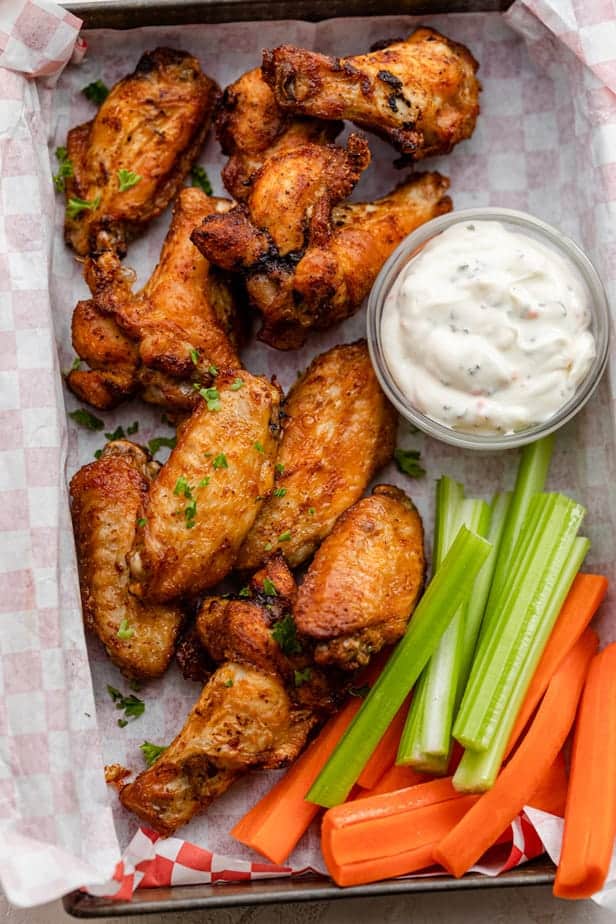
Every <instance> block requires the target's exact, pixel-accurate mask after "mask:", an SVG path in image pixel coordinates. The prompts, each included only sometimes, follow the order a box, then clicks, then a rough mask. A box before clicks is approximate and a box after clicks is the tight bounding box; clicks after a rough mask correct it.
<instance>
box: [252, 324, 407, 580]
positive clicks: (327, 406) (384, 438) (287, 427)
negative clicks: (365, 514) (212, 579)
mask: <svg viewBox="0 0 616 924" xmlns="http://www.w3.org/2000/svg"><path fill="white" fill-rule="evenodd" d="M396 429H397V415H396V412H395V410H394V408H393V407H392V406H391V404H390V403H389V401H388V400H387V398H386V397H385V395H384V394H383V392H382V390H381V387H380V385H379V383H378V381H377V378H376V376H375V374H374V370H373V368H372V364H371V363H370V357H369V355H368V349H367V347H366V342H365V341H364V340H360V341H358V342H357V343H349V344H346V345H344V346H337V347H334V348H333V349H331V350H328V351H327V352H326V353H322V354H321V355H320V356H318V357H317V358H316V359H314V360H313V361H312V363H311V365H310V366H309V368H308V369H307V370H306V372H305V373H304V374H303V376H302V377H301V378H300V379H299V380H298V381H297V382H296V383H295V385H294V386H293V388H292V389H291V391H290V392H289V395H288V397H287V399H286V401H285V404H284V415H283V420H282V439H281V442H280V448H279V450H278V456H277V463H278V470H277V472H276V482H275V487H276V489H277V493H276V494H272V495H270V496H269V497H268V498H267V500H266V501H265V503H264V504H263V506H262V507H261V510H260V511H259V514H258V516H257V519H256V520H255V522H254V524H253V527H252V529H251V530H250V532H249V533H248V535H247V537H246V539H245V541H244V544H243V545H242V548H241V549H240V553H239V555H238V558H237V561H236V568H238V569H245V570H253V569H254V568H257V567H259V565H261V564H262V563H263V561H264V560H265V559H266V558H267V556H268V555H269V554H271V553H270V552H269V551H266V549H270V548H273V549H280V551H281V552H282V553H283V554H284V556H285V558H286V560H287V562H288V563H289V564H290V565H291V567H296V566H297V565H301V564H302V562H304V561H305V560H306V559H307V558H309V557H310V555H312V553H313V552H314V551H315V549H316V548H317V546H318V545H319V543H320V542H321V541H322V540H323V539H324V538H325V537H326V536H327V535H329V533H330V532H331V530H332V528H333V526H334V523H335V522H336V520H337V518H338V517H339V516H340V514H341V513H343V512H344V511H345V510H346V509H347V508H348V507H350V506H351V505H352V504H354V503H355V501H357V500H359V498H360V497H361V496H362V494H363V493H364V491H365V490H366V488H367V487H368V484H369V483H370V481H371V480H372V478H373V477H374V475H375V473H376V472H377V471H378V470H379V469H380V468H381V467H382V466H383V465H386V464H387V462H388V461H389V460H390V459H391V457H392V454H393V451H394V447H395V441H396ZM287 533H288V534H289V535H290V538H289V539H288V540H287V541H282V542H280V541H279V539H278V537H279V536H281V535H282V536H284V535H286V534H287Z"/></svg>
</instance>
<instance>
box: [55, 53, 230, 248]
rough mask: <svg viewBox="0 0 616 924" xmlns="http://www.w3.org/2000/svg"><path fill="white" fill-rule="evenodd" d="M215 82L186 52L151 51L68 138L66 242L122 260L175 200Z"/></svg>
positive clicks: (207, 116)
mask: <svg viewBox="0 0 616 924" xmlns="http://www.w3.org/2000/svg"><path fill="white" fill-rule="evenodd" d="M218 96H219V89H218V86H217V84H216V83H215V82H214V81H213V80H211V79H210V78H209V77H207V76H206V75H205V74H204V73H203V72H202V70H201V67H200V65H199V62H198V61H197V60H196V58H193V57H192V56H191V55H189V54H187V53H186V52H185V51H176V50H174V49H171V48H157V49H156V50H155V51H152V52H147V53H146V54H144V55H142V57H141V59H140V61H139V63H138V64H137V67H136V68H135V71H134V73H133V74H131V75H130V76H128V77H125V78H124V79H123V80H121V81H120V82H119V83H117V84H116V85H115V86H114V87H113V88H112V90H111V92H110V93H109V96H108V97H107V99H106V100H105V101H104V102H103V104H102V105H101V107H100V109H99V111H98V113H97V114H96V116H95V117H94V119H93V120H92V121H91V122H87V123H85V124H84V125H79V126H77V127H76V128H73V129H72V130H71V131H70V132H69V134H68V139H67V150H68V156H69V159H70V161H71V163H72V165H73V176H72V177H70V178H68V179H67V181H66V197H67V213H66V221H65V238H66V242H67V243H68V244H70V246H71V247H72V248H73V249H74V250H75V251H76V252H77V253H78V254H81V255H83V256H85V255H86V254H87V253H89V252H91V251H102V250H114V251H115V252H116V253H118V254H119V255H120V256H124V254H125V252H126V245H127V242H128V240H129V239H130V237H131V236H133V235H134V234H135V233H136V232H137V231H138V230H139V229H140V228H142V227H143V226H144V225H145V224H147V223H148V222H149V221H150V220H151V219H152V218H155V217H156V215H159V214H160V213H161V212H162V211H163V209H165V208H166V206H167V204H168V203H169V202H170V201H171V199H172V198H173V196H174V195H175V194H176V192H177V191H178V189H179V188H180V186H181V185H182V183H183V182H184V179H185V177H186V175H187V173H188V171H189V170H190V168H191V166H192V164H193V162H194V160H195V158H196V157H197V154H198V153H199V149H200V147H201V145H202V144H203V141H204V139H205V136H206V134H207V132H208V129H209V126H210V121H211V116H212V112H213V109H214V105H215V103H216V100H217V98H218Z"/></svg>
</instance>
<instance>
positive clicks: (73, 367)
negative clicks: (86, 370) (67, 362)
mask: <svg viewBox="0 0 616 924" xmlns="http://www.w3.org/2000/svg"><path fill="white" fill-rule="evenodd" d="M81 362H82V360H81V359H80V358H79V356H76V357H75V359H74V360H73V362H72V363H71V368H70V369H69V370H68V371H69V372H76V371H77V370H78V369H79V368H80V367H81Z"/></svg>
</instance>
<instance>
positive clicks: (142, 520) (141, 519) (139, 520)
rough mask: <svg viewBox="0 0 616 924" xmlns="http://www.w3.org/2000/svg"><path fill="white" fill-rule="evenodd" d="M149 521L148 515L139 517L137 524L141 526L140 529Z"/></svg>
mask: <svg viewBox="0 0 616 924" xmlns="http://www.w3.org/2000/svg"><path fill="white" fill-rule="evenodd" d="M147 522H148V518H147V517H139V519H138V520H137V526H139V528H140V529H143V527H144V526H145V525H146V524H147Z"/></svg>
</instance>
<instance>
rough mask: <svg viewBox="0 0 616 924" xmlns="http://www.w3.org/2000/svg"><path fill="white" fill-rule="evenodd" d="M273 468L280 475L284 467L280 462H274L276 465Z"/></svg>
mask: <svg viewBox="0 0 616 924" xmlns="http://www.w3.org/2000/svg"><path fill="white" fill-rule="evenodd" d="M274 468H275V469H276V471H277V472H278V474H279V475H282V473H283V472H284V465H283V464H282V462H276V465H275V466H274Z"/></svg>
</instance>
